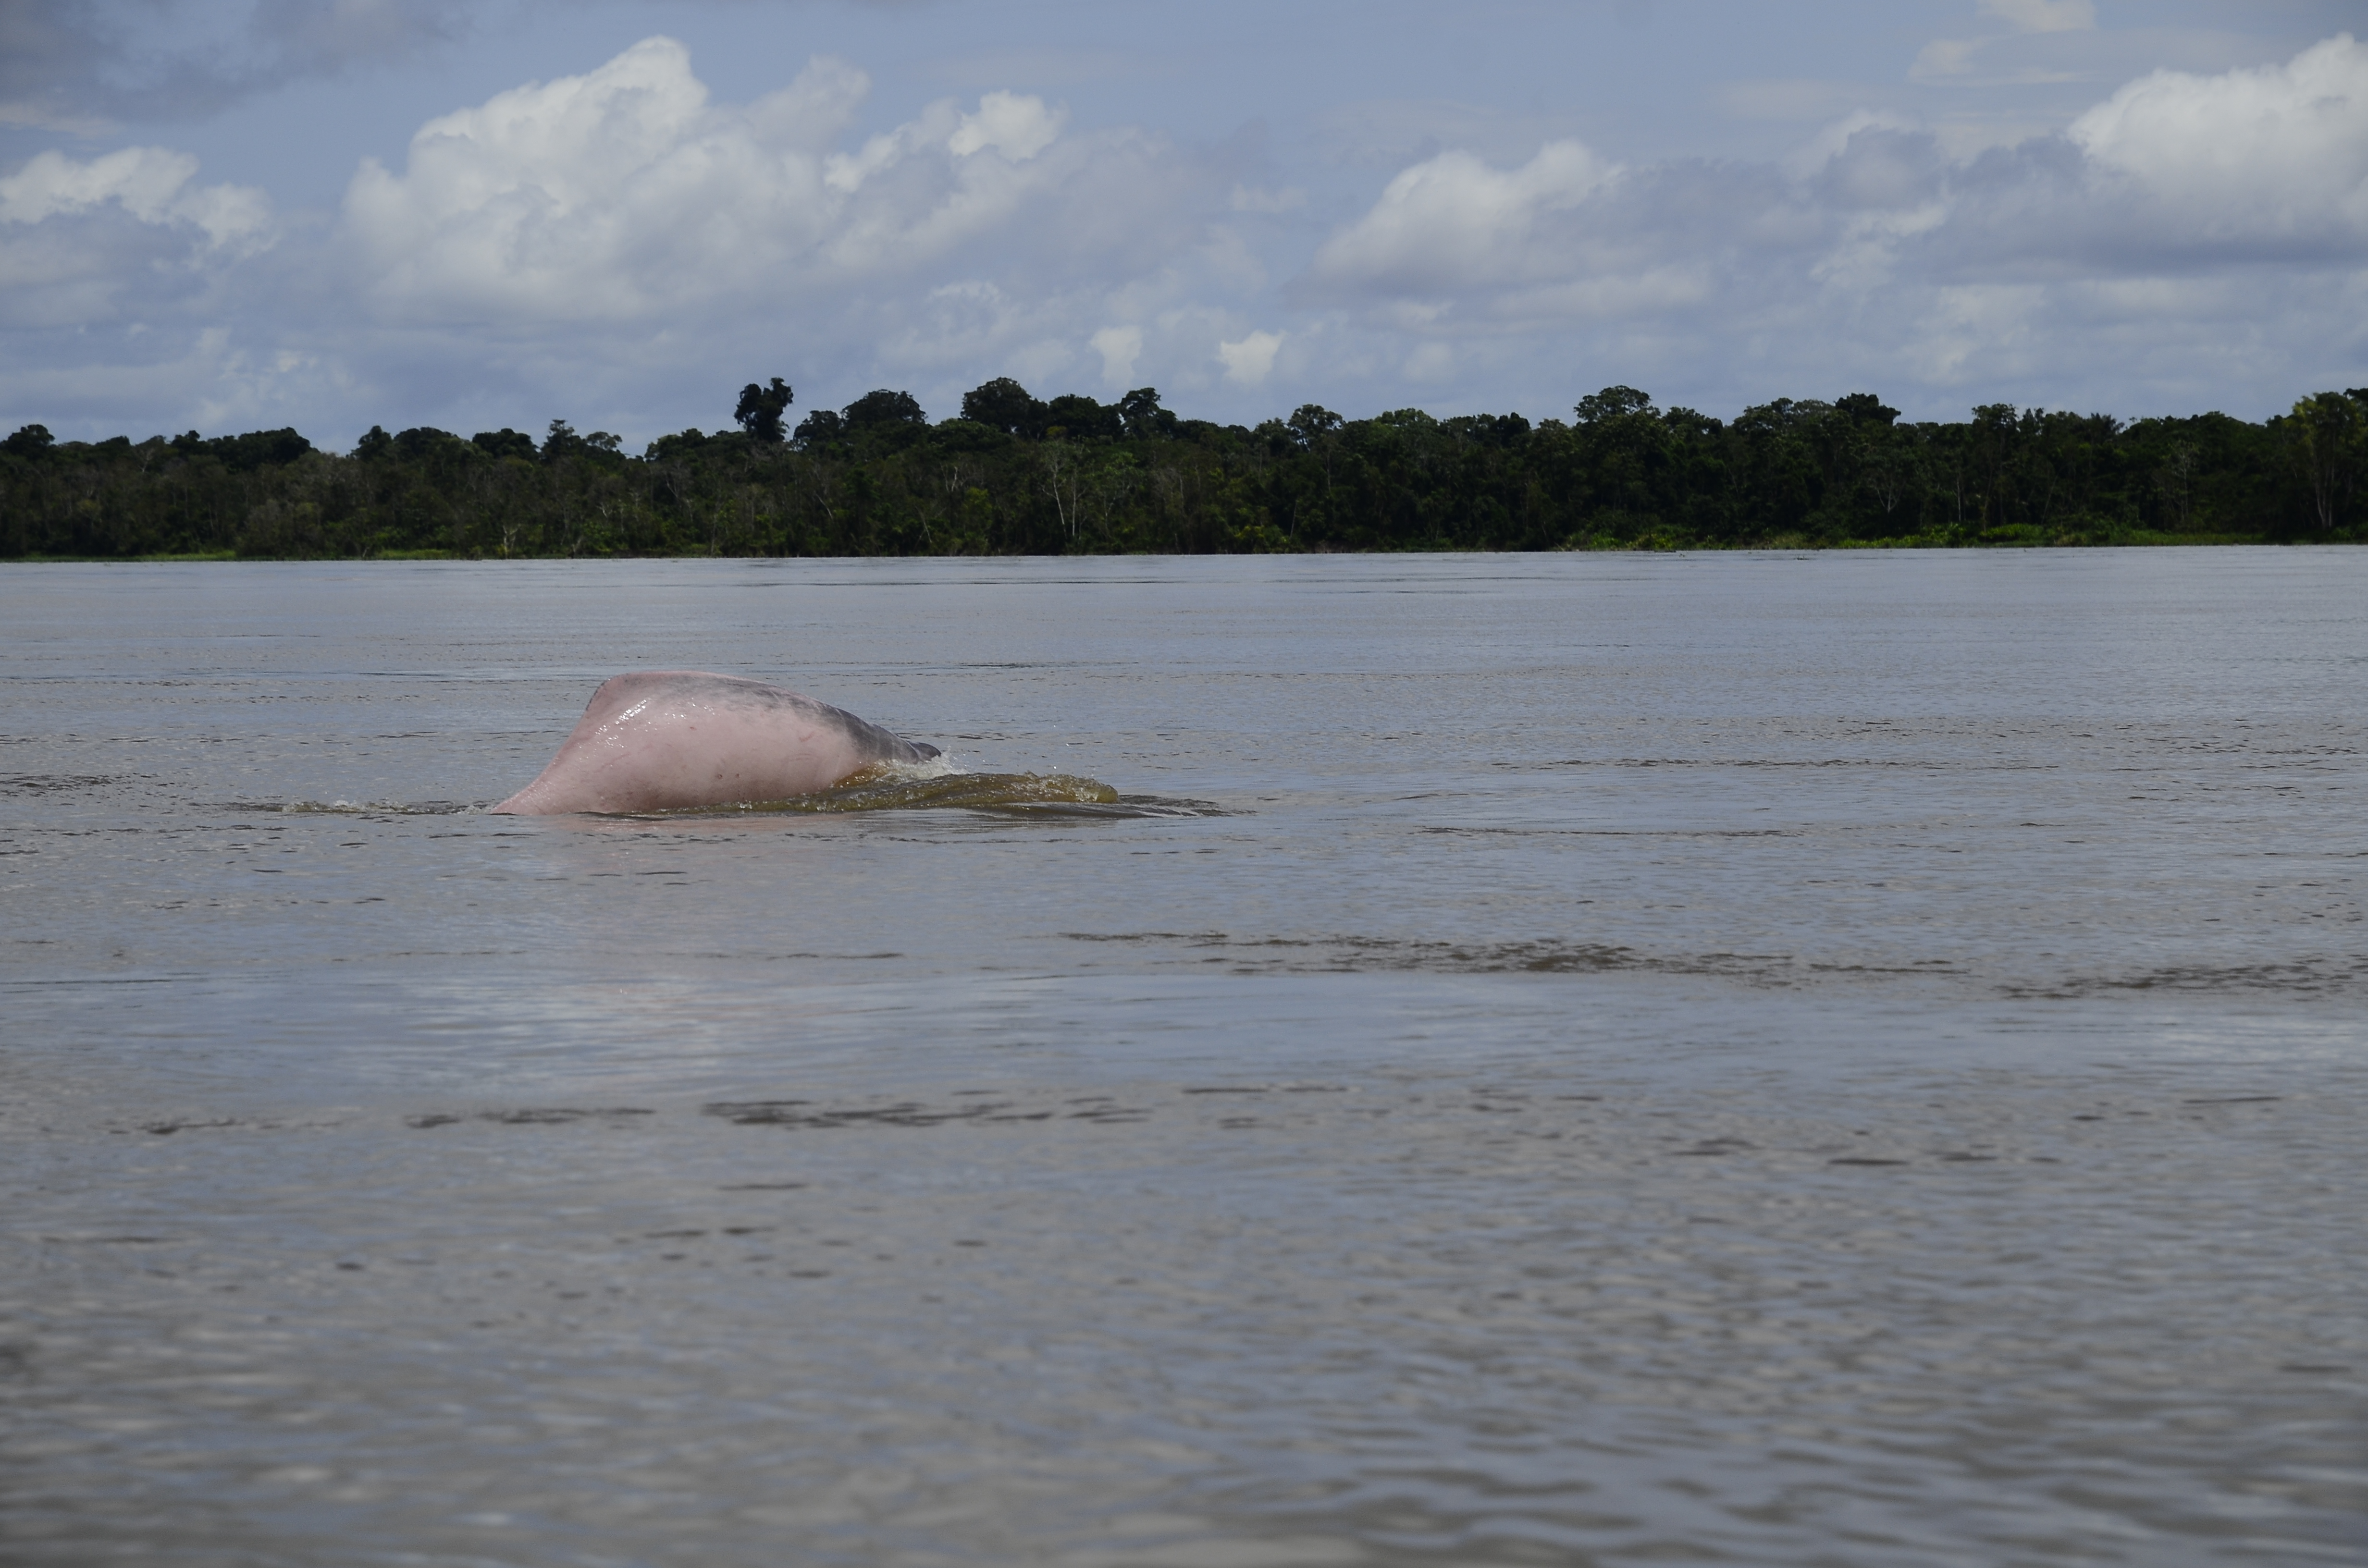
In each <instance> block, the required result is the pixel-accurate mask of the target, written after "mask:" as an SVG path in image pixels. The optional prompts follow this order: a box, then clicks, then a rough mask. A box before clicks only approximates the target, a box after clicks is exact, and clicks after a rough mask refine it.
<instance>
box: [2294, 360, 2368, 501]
mask: <svg viewBox="0 0 2368 1568" xmlns="http://www.w3.org/2000/svg"><path fill="white" fill-rule="evenodd" d="M2282 423H2283V424H2284V426H2285V427H2286V442H2287V450H2288V452H2289V453H2290V454H2291V455H2292V458H2293V460H2294V467H2295V469H2296V470H2298V471H2299V472H2301V474H2302V482H2303V483H2304V485H2305V487H2307V488H2308V489H2309V491H2310V504H2311V510H2312V511H2313V512H2314V513H2316V514H2317V518H2318V527H2319V531H2320V532H2322V533H2328V532H2332V531H2333V530H2334V528H2335V521H2336V515H2337V514H2338V513H2339V512H2340V511H2342V509H2343V503H2344V502H2345V500H2347V499H2348V498H2349V497H2350V496H2351V486H2352V483H2353V482H2354V481H2356V480H2357V479H2358V478H2359V476H2360V470H2361V469H2362V467H2363V466H2368V387H2363V388H2360V389H2357V390H2355V391H2352V392H2314V393H2312V394H2311V395H2310V396H2308V397H2306V398H2303V399H2301V400H2300V401H2298V402H2297V403H2295V404H2294V412H2293V413H2292V414H2290V415H2287V416H2286V417H2285V419H2284V420H2283V421H2282Z"/></svg>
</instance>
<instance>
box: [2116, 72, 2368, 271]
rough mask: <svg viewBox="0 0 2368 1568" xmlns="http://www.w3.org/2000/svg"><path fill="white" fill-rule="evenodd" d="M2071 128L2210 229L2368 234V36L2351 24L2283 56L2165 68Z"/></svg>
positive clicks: (2118, 166)
mask: <svg viewBox="0 0 2368 1568" xmlns="http://www.w3.org/2000/svg"><path fill="white" fill-rule="evenodd" d="M2069 135H2070V137H2071V140H2072V142H2074V143H2075V144H2076V145H2077V146H2078V147H2079V148H2080V149H2081V150H2082V151H2083V152H2085V153H2087V154H2088V155H2089V158H2091V159H2092V160H2094V161H2095V162H2096V163H2097V164H2098V165H2101V166H2102V167H2104V168H2106V169H2109V170H2112V171H2115V172H2118V173H2121V174H2124V175H2128V176H2133V177H2134V178H2135V179H2136V180H2138V181H2139V182H2141V183H2142V184H2143V185H2144V187H2146V190H2147V191H2148V192H2150V193H2151V194H2153V195H2155V196H2157V197H2158V198H2160V199H2163V200H2165V201H2167V202H2169V203H2170V204H2171V205H2172V206H2173V207H2174V208H2175V209H2177V210H2180V211H2181V212H2183V213H2184V214H2186V215H2187V216H2189V217H2190V218H2191V219H2192V221H2193V222H2194V223H2196V224H2197V225H2199V226H2200V228H2201V229H2202V230H2203V231H2204V232H2207V233H2209V232H2214V231H2217V232H2221V233H2226V234H2227V235H2228V237H2232V238H2233V237H2236V231H2237V230H2238V229H2239V228H2241V227H2250V228H2253V229H2255V230H2260V229H2263V228H2266V229H2269V230H2271V231H2274V232H2276V233H2310V232H2314V231H2316V232H2326V231H2329V230H2340V231H2347V232H2349V233H2355V234H2357V233H2368V45H2363V44H2361V43H2359V42H2357V41H2355V40H2353V39H2352V37H2351V35H2350V34H2349V33H2345V34H2341V35H2340V36H2338V37H2335V38H2331V39H2328V40H2326V41H2325V42H2323V43H2319V44H2316V45H2314V46H2312V47H2311V48H2309V49H2307V50H2305V51H2303V52H2302V53H2301V54H2298V55H2296V56H2295V57H2294V59H2293V60H2291V61H2289V62H2286V63H2285V64H2283V65H2271V66H2263V67H2260V68H2258V69H2254V70H2245V71H2231V72H2227V73H2226V74H2221V75H2216V76H2195V75H2190V74H2185V73H2182V72H2175V71H2157V72H2156V73H2155V74H2152V75H2150V76H2146V77H2144V78H2142V79H2140V80H2138V81H2135V82H2132V83H2131V84H2129V85H2127V86H2125V87H2123V88H2122V89H2121V91H2119V92H2117V93H2115V94H2114V95H2113V96H2112V97H2110V98H2108V99H2106V100H2105V101H2104V102H2103V103H2101V104H2099V105H2098V106H2097V107H2096V108H2092V109H2090V110H2089V112H2088V113H2086V114H2084V115H2082V116H2081V117H2080V118H2079V119H2076V120H2074V121H2073V122H2072V127H2071V130H2070V131H2069Z"/></svg>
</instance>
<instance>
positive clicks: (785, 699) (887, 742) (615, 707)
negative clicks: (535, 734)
mask: <svg viewBox="0 0 2368 1568" xmlns="http://www.w3.org/2000/svg"><path fill="white" fill-rule="evenodd" d="M937 755H938V748H937V747H935V746H932V745H920V744H915V743H914V742H911V741H907V740H903V739H900V738H899V737H897V736H895V735H892V734H890V733H888V732H887V731H885V730H883V729H882V728H880V726H879V725H877V724H871V723H866V722H864V721H862V720H860V719H859V718H857V717H856V716H855V715H854V714H852V713H849V712H847V711H845V710H842V709H837V708H833V707H831V706H830V705H829V704H828V703H826V702H816V701H815V700H814V699H813V698H811V697H801V696H799V695H798V694H797V693H796V692H794V691H785V690H783V689H782V688H781V687H778V686H767V685H766V684H765V683H764V682H762V681H754V680H742V679H739V678H738V677H736V676H719V675H710V674H708V673H707V672H705V671H703V670H637V671H635V672H634V673H632V674H631V675H621V676H616V677H614V678H613V679H610V680H607V681H603V682H602V683H601V685H600V689H599V690H598V691H596V692H594V693H593V694H592V700H591V701H590V702H589V703H587V704H586V706H585V709H584V717H583V718H582V719H580V720H578V721H576V724H575V731H574V732H573V733H570V734H569V735H568V737H567V739H566V741H565V742H564V744H562V745H561V746H560V748H559V755H558V756H554V757H552V759H551V764H550V766H549V767H545V768H544V769H543V770H542V771H541V773H540V774H538V775H536V777H535V780H534V782H533V783H531V784H529V785H528V786H527V787H526V788H525V789H523V790H519V791H518V793H517V794H515V795H512V796H511V797H510V798H509V799H508V800H507V801H503V802H502V803H501V804H499V805H497V806H495V807H493V808H492V810H494V811H496V812H511V813H513V814H516V815H520V816H548V815H552V814H553V813H556V812H664V811H677V810H681V809H683V808H685V807H691V806H724V805H734V804H738V803H741V802H744V801H785V800H788V799H789V798H790V797H791V796H793V795H811V794H813V793H814V791H815V790H827V789H829V788H830V787H831V786H832V785H834V784H836V783H837V782H839V781H840V780H841V779H843V778H847V777H848V775H849V774H852V773H858V772H860V771H861V770H862V769H864V768H866V767H872V766H874V765H875V764H878V763H883V762H925V761H927V760H928V758H930V757H933V756H937Z"/></svg>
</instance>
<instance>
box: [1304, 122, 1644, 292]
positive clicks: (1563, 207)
mask: <svg viewBox="0 0 2368 1568" xmlns="http://www.w3.org/2000/svg"><path fill="white" fill-rule="evenodd" d="M1613 173H1614V170H1613V168H1612V166H1611V165H1608V164H1606V163H1604V162H1603V161H1602V160H1601V159H1600V158H1598V157H1597V156H1596V155H1595V154H1594V153H1590V152H1588V150H1587V149H1586V148H1585V147H1583V146H1581V145H1580V144H1579V143H1578V142H1547V143H1546V144H1545V145H1544V146H1543V147H1541V148H1539V149H1538V153H1537V156H1536V157H1534V158H1531V160H1530V161H1529V163H1528V164H1526V165H1523V166H1522V167H1520V168H1518V169H1496V168H1491V167H1490V166H1489V165H1487V164H1486V163H1484V162H1483V161H1481V160H1480V159H1479V158H1476V157H1474V156H1473V155H1472V154H1471V153H1463V152H1449V153H1440V154H1439V156H1437V157H1435V158H1431V159H1428V160H1426V161H1425V162H1423V163H1419V164H1417V165H1414V166H1413V167H1411V168H1409V169H1407V170H1406V171H1405V172H1404V173H1402V174H1400V175H1399V176H1397V177H1396V178H1395V179H1393V180H1391V181H1390V183H1389V186H1388V187H1387V188H1385V189H1384V190H1383V192H1382V197H1381V199H1380V200H1379V201H1377V202H1375V203H1374V204H1373V207H1372V210H1370V211H1368V212H1367V213H1366V214H1365V215H1364V216H1363V217H1362V218H1360V219H1359V220H1358V221H1357V222H1354V223H1352V224H1350V225H1349V227H1348V228H1347V229H1345V230H1343V231H1342V232H1340V233H1338V234H1335V235H1333V236H1332V238H1330V239H1328V240H1326V242H1325V243H1324V245H1323V248H1322V249H1320V250H1318V251H1317V252H1316V253H1315V265H1314V266H1313V267H1311V268H1310V269H1309V271H1310V276H1311V278H1313V279H1314V280H1315V282H1316V283H1318V284H1319V285H1333V286H1350V287H1354V286H1368V287H1370V286H1373V285H1382V286H1385V287H1389V288H1391V289H1393V290H1399V291H1403V292H1408V293H1419V292H1421V291H1423V290H1426V289H1434V290H1435V289H1451V288H1455V287H1458V286H1462V285H1468V284H1471V283H1474V282H1485V281H1495V280H1498V279H1502V278H1508V277H1523V276H1533V275H1536V274H1537V273H1538V272H1540V271H1541V270H1542V269H1543V270H1544V271H1552V270H1553V269H1554V267H1553V260H1552V256H1553V253H1554V251H1555V250H1556V249H1557V248H1558V243H1559V242H1560V241H1561V239H1562V238H1563V235H1564V229H1563V225H1562V224H1561V223H1560V222H1558V220H1561V219H1563V218H1564V217H1565V216H1566V215H1567V214H1569V213H1570V212H1572V211H1573V210H1575V209H1577V207H1578V206H1579V204H1580V203H1582V202H1584V201H1585V200H1586V199H1588V197H1589V196H1591V195H1593V194H1594V193H1595V192H1596V191H1598V190H1600V189H1601V188H1602V187H1603V186H1604V184H1605V183H1606V182H1607V181H1608V180H1610V179H1611V176H1612V175H1613Z"/></svg>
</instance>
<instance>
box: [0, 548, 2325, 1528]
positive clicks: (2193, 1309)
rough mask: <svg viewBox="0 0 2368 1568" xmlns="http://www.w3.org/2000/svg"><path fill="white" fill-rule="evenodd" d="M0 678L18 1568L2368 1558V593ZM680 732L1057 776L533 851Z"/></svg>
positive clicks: (937, 579)
mask: <svg viewBox="0 0 2368 1568" xmlns="http://www.w3.org/2000/svg"><path fill="white" fill-rule="evenodd" d="M0 629H5V634H0V921H5V926H0V1009H5V1011H4V1012H0V1030H5V1044H0V1562H6V1563H7V1564H9V1565H10V1568H85V1565H87V1564H93V1563H103V1562H119V1561H120V1562H142V1563H165V1564H173V1565H176V1568H199V1565H203V1568H258V1565H261V1568H274V1565H282V1564H284V1565H288V1568H298V1565H302V1568H347V1565H363V1564H369V1565H386V1568H393V1565H395V1564H404V1565H413V1568H417V1565H437V1568H442V1565H452V1568H461V1565H472V1568H473V1565H484V1564H518V1565H531V1568H542V1565H546V1564H550V1565H558V1564H570V1565H573V1564H585V1565H609V1564H653V1565H666V1568H674V1565H681V1568H691V1565H699V1568H738V1565H742V1564H746V1565H750V1568H757V1565H774V1564H782V1563H792V1564H809V1563H811V1564H839V1563H845V1564H916V1565H917V1564H990V1563H992V1564H1003V1563H1057V1564H1075V1565H1087V1564H1110V1565H1118V1564H1128V1565H1140V1568H1229V1565H1239V1568H1267V1565H1292V1564H1353V1563H1401V1564H1414V1563H1440V1564H1447V1563H1453V1564H1467V1563H1480V1564H1493V1563H1555V1564H1565V1563H1567V1564H1587V1563H1602V1564H1628V1563H1635V1564H1644V1563H1655V1564H1668V1563H1745V1564H1754V1565H1770V1564H1773V1565H1790V1564H1800V1565H1804V1568H1806V1565H1821V1568H1832V1565H1852V1568H1856V1565H1861V1564H1862V1565H1865V1568H1923V1565H1935V1568H1937V1565H1941V1564H1951V1565H1956V1564H1962V1565H1965V1568H1990V1565H1995V1564H2032V1565H2043V1564H2067V1565H2068V1564H2084V1565H2085V1564H2096V1563H2129V1564H2144V1565H2148V1568H2155V1565H2162V1564H2185V1563H2279V1564H2284V1563H2346V1564H2350V1563H2357V1562H2362V1561H2363V1559H2368V1262H2364V1261H2363V1259H2368V1165H2363V1159H2362V1155H2363V1153H2368V924H2363V920H2362V915H2363V902H2364V901H2363V894H2368V765H2363V761H2362V756H2363V752H2368V551H2358V550H2353V551H2341V550H2316V551H2315V550H2261V551H2247V550H2217V551H2169V550H2161V551H2093V552H2052V551H2019V552H1998V553H1933V554H1918V553H1907V554H1824V555H1814V556H1792V555H1779V554H1768V555H1740V554H1738V555H1716V556H1707V557H1682V556H1680V557H1668V556H1662V557H1638V556H1595V555H1590V556H1565V557H1535V556H1479V557H1474V556H1459V557H1401V556H1385V557H1360V558H1359V557H1348V558H1299V559H1291V558H1277V559H1226V560H1105V561H1087V562H1077V561H995V562H977V561H933V562H788V563H784V562H608V563H582V564H568V563H485V564H462V563H433V564H402V563H373V564H363V565H295V564H278V565H231V564H188V565H176V564H160V565H115V566H11V567H5V568H0ZM643 667H693V668H705V669H712V670H717V671H723V672H726V673H729V674H734V675H742V676H754V677H757V678H760V679H765V680H768V681H775V682H779V683H780V684H784V685H789V686H792V687H796V688H798V689H800V690H803V691H805V692H807V693H809V694H811V695H814V696H816V697H819V698H821V699H824V700H826V701H831V702H836V703H838V704H840V705H841V706H843V707H846V708H848V709H851V710H854V711H856V712H858V713H860V714H862V715H863V716H865V717H866V718H869V719H871V720H873V721H874V722H879V723H882V724H884V725H886V726H888V727H889V728H891V729H894V730H895V731H897V732H898V733H903V734H905V735H908V736H911V737H913V738H916V739H923V740H928V741H931V742H933V743H935V744H939V745H940V746H943V747H945V748H946V750H947V751H948V752H949V753H950V754H951V756H952V757H953V759H954V760H955V762H956V763H957V764H958V765H959V766H961V767H964V768H966V769H969V770H971V772H972V773H973V775H979V776H985V782H983V783H980V784H978V785H976V787H974V788H972V789H971V790H970V792H969V793H968V794H952V795H948V794H943V793H932V792H930V791H928V790H921V791H917V792H910V791H908V792H906V793H905V794H902V795H898V794H896V793H895V792H894V791H890V792H889V795H888V796H884V797H881V798H879V799H870V798H867V799H850V800H841V801H836V802H830V801H825V802H820V803H821V804H825V805H829V804H836V805H837V806H838V807H840V808H842V809H837V810H829V811H774V812H717V813H710V814H705V815H689V816H678V817H668V818H649V819H614V818H568V819H561V818H552V819H532V820H529V819H515V818H506V817H496V816H490V815H486V814H484V812H482V810H481V809H480V808H482V807H483V806H484V804H486V803H488V802H491V801H496V800H499V799H500V798H502V797H503V796H505V795H507V793H509V792H510V791H511V790H515V789H517V788H518V786H519V785H521V784H523V783H525V782H526V781H527V780H528V779H529V778H532V777H533V776H534V774H535V773H536V771H537V770H538V769H539V768H540V767H541V766H542V764H543V762H544V761H545V760H546V759H547V758H548V757H549V756H550V755H551V754H552V751H553V750H554V749H555V748H556V747H557V745H558V744H559V742H560V740H561V738H562V737H563V736H564V734H565V733H567V731H568V730H569V728H570V727H571V726H572V725H573V724H574V722H575V717H576V715H577V713H578V712H579V711H580V710H581V709H582V707H583V704H584V702H585V700H586V698H587V697H588V696H589V695H590V693H591V691H592V688H593V687H595V686H596V685H598V682H599V681H600V680H601V679H603V678H604V677H606V676H609V675H612V674H615V673H617V672H619V671H621V670H627V669H633V668H643ZM1030 775H1033V776H1040V777H1061V778H1072V779H1087V780H1093V781H1098V782H1099V784H1102V785H1106V786H1108V788H1109V790H1110V791H1115V793H1116V800H1115V802H1110V801H1103V800H1101V794H1102V793H1104V792H1097V791H1093V790H1085V789H1082V788H1080V789H1077V790H1067V789H1066V787H1054V786H1045V785H1035V786H1030V785H1029V784H1028V783H1027V782H1026V779H1025V778H1024V777H1019V776H1030ZM1015 780H1016V781H1015ZM1064 790H1065V793H1064ZM808 803H809V804H814V803H815V802H808ZM867 805H869V806H871V807H875V808H878V809H855V808H858V807H864V806H867Z"/></svg>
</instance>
